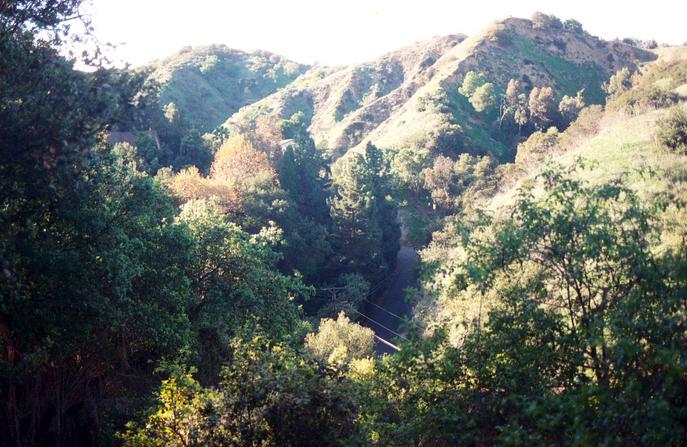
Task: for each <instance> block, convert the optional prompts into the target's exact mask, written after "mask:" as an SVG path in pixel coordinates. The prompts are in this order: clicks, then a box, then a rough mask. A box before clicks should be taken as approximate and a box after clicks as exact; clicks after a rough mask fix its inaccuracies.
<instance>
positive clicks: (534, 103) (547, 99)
mask: <svg viewBox="0 0 687 447" xmlns="http://www.w3.org/2000/svg"><path fill="white" fill-rule="evenodd" d="M528 105H529V111H530V119H531V120H532V123H533V124H534V127H535V128H536V129H537V130H544V129H548V128H549V126H551V124H552V123H555V122H556V121H557V113H558V109H557V107H556V103H555V95H554V92H553V89H552V88H551V87H542V88H539V87H534V88H533V89H532V91H531V92H530V97H529V104H528Z"/></svg>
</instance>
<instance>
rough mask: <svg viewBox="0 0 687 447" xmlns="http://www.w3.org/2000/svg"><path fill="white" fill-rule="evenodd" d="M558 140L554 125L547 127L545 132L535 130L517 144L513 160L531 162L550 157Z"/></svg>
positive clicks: (558, 136) (523, 162)
mask: <svg viewBox="0 0 687 447" xmlns="http://www.w3.org/2000/svg"><path fill="white" fill-rule="evenodd" d="M559 142H560V133H559V132H558V129H556V128H555V127H549V129H548V130H547V131H546V132H541V131H539V130H538V131H536V132H534V133H533V134H532V135H530V136H529V138H528V139H527V140H526V141H523V142H522V143H520V144H518V147H517V150H516V153H515V162H516V163H519V164H524V165H527V164H531V163H536V162H542V161H545V160H548V159H550V158H551V155H552V151H553V149H554V148H556V146H558V144H559Z"/></svg>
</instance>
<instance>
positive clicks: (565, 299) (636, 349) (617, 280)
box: [361, 170, 687, 445]
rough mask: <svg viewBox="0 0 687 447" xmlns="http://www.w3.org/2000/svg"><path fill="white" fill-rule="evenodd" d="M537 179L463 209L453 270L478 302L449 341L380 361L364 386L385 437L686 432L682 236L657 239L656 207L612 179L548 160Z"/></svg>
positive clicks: (642, 440) (566, 439)
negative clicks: (565, 169)
mask: <svg viewBox="0 0 687 447" xmlns="http://www.w3.org/2000/svg"><path fill="white" fill-rule="evenodd" d="M543 182H544V184H545V188H546V190H545V193H544V195H543V196H542V197H541V198H539V199H537V198H535V197H534V196H533V195H532V193H531V192H530V191H528V190H525V191H523V193H522V195H521V196H520V197H519V198H518V200H517V203H516V207H515V210H514V211H513V214H512V216H510V217H508V218H506V219H503V220H491V219H488V218H486V219H478V220H476V221H473V222H472V223H469V222H466V223H465V224H466V225H465V226H463V232H462V235H463V237H462V238H461V240H462V241H463V245H462V248H463V250H464V251H465V257H464V258H463V260H462V262H457V263H456V264H455V266H454V267H453V271H452V272H451V273H450V281H451V283H452V284H453V285H454V287H455V288H456V291H457V293H458V294H463V293H466V294H468V296H472V297H473V298H472V299H475V300H482V299H484V300H485V306H484V307H481V306H480V307H481V310H480V311H479V312H478V313H477V314H476V317H477V318H476V321H474V322H472V323H471V324H470V326H469V330H468V331H467V333H466V335H465V336H464V338H463V339H462V340H461V341H460V343H459V344H458V345H457V346H450V345H449V344H447V343H446V339H445V336H444V334H443V333H442V332H441V331H438V332H437V333H436V334H435V336H434V337H433V338H430V339H428V340H423V341H415V342H413V343H411V344H407V345H404V347H403V350H402V352H401V353H399V354H398V355H396V356H394V357H393V358H390V359H389V360H388V361H387V362H385V363H384V364H383V365H382V366H381V368H380V370H379V371H378V372H377V373H376V374H375V376H374V379H372V380H370V381H369V382H367V383H366V384H365V385H366V386H365V387H364V388H363V394H362V397H361V398H362V399H367V401H366V403H365V404H364V405H363V409H365V410H366V414H365V415H364V416H363V420H364V421H366V423H367V424H369V425H368V427H367V430H368V432H369V433H375V434H376V436H378V437H379V439H384V440H385V442H388V443H389V444H391V445H420V444H428V443H431V444H439V445H461V444H480V445H493V444H509V445H531V444H533V443H547V444H556V445H561V444H563V445H568V444H570V445H577V444H594V445H598V444H612V445H621V444H638V445H654V444H662V445H677V444H679V443H680V442H681V440H682V439H684V436H685V433H686V430H687V427H686V426H685V423H684V414H685V413H684V412H685V401H684V396H685V388H686V387H687V382H685V380H684V374H685V367H684V365H685V359H684V356H685V352H687V351H686V350H685V347H686V346H685V339H684V336H683V331H684V329H685V324H687V322H686V320H685V318H684V315H685V303H684V299H683V297H684V292H685V287H686V286H687V283H686V282H685V281H686V278H685V274H684V272H685V270H684V268H685V264H684V258H683V256H684V247H681V248H679V249H678V251H675V252H672V251H668V252H663V253H657V252H656V251H655V250H654V248H653V247H655V246H656V243H657V236H658V234H659V232H660V231H661V228H660V226H659V225H660V224H659V222H658V220H657V219H656V217H657V212H658V211H659V209H658V208H657V206H655V205H644V204H642V202H641V201H640V200H639V198H638V197H637V196H636V195H635V193H633V192H632V191H631V190H629V189H628V188H626V187H625V186H623V185H622V184H621V183H620V182H618V181H615V182H611V183H606V184H601V185H597V186H592V185H589V184H585V183H584V182H580V181H578V180H573V179H571V178H570V177H568V176H567V174H564V173H561V172H560V171H555V170H554V171H548V172H545V173H544V174H543ZM480 234H481V236H480ZM488 296H491V297H492V300H491V301H490V304H489V305H488V306H486V300H487V297H488ZM454 299H460V295H459V296H456V297H455V298H454ZM392 396H393V398H392Z"/></svg>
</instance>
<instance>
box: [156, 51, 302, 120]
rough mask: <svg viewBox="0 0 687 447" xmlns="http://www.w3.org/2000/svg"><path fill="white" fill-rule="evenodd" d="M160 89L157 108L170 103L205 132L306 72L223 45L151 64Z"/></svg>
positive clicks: (280, 60)
mask: <svg viewBox="0 0 687 447" xmlns="http://www.w3.org/2000/svg"><path fill="white" fill-rule="evenodd" d="M151 68H152V69H153V73H152V75H151V77H152V78H153V79H155V80H157V81H158V82H159V83H160V84H161V92H160V104H161V106H163V107H164V106H165V105H167V104H169V103H174V104H175V105H176V106H177V108H178V109H179V110H180V111H181V113H182V114H184V115H185V116H186V118H187V119H189V120H191V121H192V122H193V124H195V126H196V127H198V128H199V129H201V130H204V131H207V130H211V129H213V128H215V127H217V126H218V125H219V124H220V123H222V122H223V121H224V120H225V119H226V117H227V116H230V115H232V114H233V113H234V112H236V111H237V110H238V109H239V108H241V107H243V106H245V105H247V104H251V103H253V102H255V101H258V100H260V99H261V98H263V97H265V96H267V95H269V94H271V93H274V92H275V91H276V90H278V89H280V88H282V87H284V86H285V85H287V84H288V83H290V82H291V81H293V80H294V79H295V78H296V77H298V76H299V75H301V74H302V73H303V72H305V71H306V69H307V68H308V67H307V66H305V65H302V64H298V63H295V62H292V61H289V60H287V59H285V58H283V57H281V56H279V55H276V54H272V53H268V52H265V51H256V52H253V53H245V52H243V51H239V50H233V49H230V48H227V47H225V46H223V45H213V46H209V47H200V48H185V49H182V50H181V51H179V52H178V53H176V54H175V55H173V56H171V57H169V58H167V59H164V60H161V61H156V62H154V63H153V64H151Z"/></svg>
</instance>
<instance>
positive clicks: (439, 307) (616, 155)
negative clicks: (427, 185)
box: [416, 48, 687, 343]
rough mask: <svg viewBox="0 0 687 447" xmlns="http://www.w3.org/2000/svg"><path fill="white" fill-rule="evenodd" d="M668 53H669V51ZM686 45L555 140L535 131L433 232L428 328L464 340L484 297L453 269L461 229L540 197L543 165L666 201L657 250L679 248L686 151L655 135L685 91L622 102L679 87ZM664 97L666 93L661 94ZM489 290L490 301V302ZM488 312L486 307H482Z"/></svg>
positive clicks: (427, 260) (427, 266) (684, 227)
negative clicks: (667, 99)
mask: <svg viewBox="0 0 687 447" xmlns="http://www.w3.org/2000/svg"><path fill="white" fill-rule="evenodd" d="M666 54H670V55H671V56H670V58H669V59H667V58H666ZM679 54H685V53H684V52H683V50H682V49H680V48H676V49H666V50H665V51H660V52H659V55H660V58H659V60H658V61H656V62H652V63H650V64H648V65H647V66H645V67H644V68H643V70H642V71H641V75H637V76H635V78H634V81H633V83H634V86H633V87H632V88H631V89H629V90H628V91H626V92H624V93H622V94H619V95H617V97H616V98H613V99H612V100H611V103H610V104H611V105H612V106H613V107H614V109H612V110H611V108H610V106H609V110H606V111H604V110H603V109H601V108H599V107H596V108H589V109H587V111H586V112H585V113H583V114H581V115H580V117H579V118H578V120H577V121H576V122H575V123H573V125H572V126H571V127H570V128H568V130H566V131H565V132H563V133H560V134H558V133H556V134H555V135H556V136H555V144H553V145H549V146H545V147H543V146H541V145H540V146H539V147H538V146H537V141H540V140H537V139H536V138H537V136H536V135H534V136H533V137H532V138H530V140H529V141H528V142H526V143H524V144H521V145H520V146H519V147H518V155H517V158H516V162H515V163H513V164H506V165H502V166H500V167H499V168H498V169H497V171H496V174H495V175H494V178H493V182H491V183H492V184H493V183H496V184H497V187H496V188H495V189H493V190H490V191H485V192H484V193H483V194H481V195H480V194H475V195H473V196H471V198H470V199H471V201H470V203H469V206H468V207H466V210H465V214H464V215H460V216H459V215H457V216H453V217H450V218H448V219H447V220H446V222H445V225H444V228H443V229H442V230H441V231H439V232H437V233H435V234H434V237H433V241H432V243H431V244H430V245H429V246H428V248H426V249H425V250H424V251H423V253H422V259H423V264H424V275H425V276H424V297H423V299H422V300H421V302H420V304H419V306H418V307H417V309H416V316H417V317H418V318H419V319H420V320H421V321H423V322H424V324H425V327H426V329H427V330H429V331H430V332H431V331H432V330H433V329H434V328H437V327H441V326H444V325H448V327H449V328H451V329H450V331H451V333H452V339H453V341H454V342H456V343H458V342H459V340H460V337H461V336H462V333H463V330H464V326H463V324H464V323H465V322H466V321H470V320H471V319H472V318H474V317H475V316H476V315H477V312H478V304H477V302H476V301H474V300H472V299H469V298H467V299H466V295H465V293H462V294H458V293H457V292H456V290H455V289H454V280H455V278H454V276H453V272H454V271H455V269H456V268H457V266H459V265H460V264H461V263H463V262H464V256H465V253H464V252H463V251H462V249H461V244H460V242H459V240H460V231H459V230H458V229H459V228H460V227H461V226H462V224H463V223H462V222H464V219H470V218H471V216H472V217H474V213H473V211H474V210H476V209H480V210H484V211H486V212H487V213H488V214H489V215H491V216H493V217H494V218H495V219H497V220H499V219H507V218H508V217H509V216H510V215H511V213H512V211H513V205H514V204H515V203H516V201H517V199H518V197H519V196H520V195H521V194H522V193H523V191H525V190H527V191H530V193H531V194H533V195H534V196H535V197H539V196H542V195H543V194H544V190H545V187H544V179H543V177H542V175H541V174H542V172H544V171H545V170H548V169H551V168H555V169H561V170H562V171H564V172H568V173H569V174H568V177H569V178H571V179H577V180H583V181H584V182H586V184H589V185H601V184H604V183H608V182H619V183H621V184H623V185H626V186H627V187H629V188H630V189H632V190H634V191H635V192H636V193H637V194H638V196H639V197H640V198H641V200H642V201H643V202H644V203H664V204H665V206H664V207H663V209H662V211H661V213H660V215H659V216H658V219H659V220H660V226H661V229H662V230H661V233H662V235H661V239H660V243H659V244H658V245H657V246H656V247H654V249H655V250H658V251H663V250H665V249H667V248H676V247H679V246H680V244H683V243H684V237H685V235H686V234H687V224H685V222H687V212H685V208H684V205H685V201H686V199H687V156H686V155H685V154H684V153H682V152H680V151H675V150H672V149H670V148H668V147H666V146H664V145H662V144H661V143H660V142H659V141H658V139H657V132H658V129H659V127H660V126H661V122H662V121H663V120H665V119H666V117H667V116H669V115H670V114H671V113H673V110H674V108H680V107H681V108H683V109H684V110H687V104H685V100H687V98H685V97H684V96H683V97H679V96H678V97H672V99H671V101H672V102H675V101H677V102H678V105H675V106H666V107H652V106H647V105H646V103H645V102H644V101H639V103H640V104H645V105H644V106H643V108H641V109H637V108H636V107H635V108H634V109H632V112H631V113H628V111H627V109H626V108H624V107H622V105H623V104H622V103H623V102H624V101H627V102H633V103H634V101H635V99H636V98H638V97H639V98H643V97H644V96H650V97H651V98H653V97H654V96H653V95H652V93H651V92H652V90H650V89H648V88H647V85H652V86H657V87H658V88H659V90H661V91H663V92H671V91H676V90H678V91H679V90H680V89H681V88H682V86H683V85H684V83H685V82H687V72H685V71H684V70H685V69H686V68H687V62H686V61H685V58H682V57H679V56H678V55H679ZM660 97H661V98H662V97H663V96H662V95H660ZM489 299H494V297H491V298H489V297H487V300H486V302H485V303H482V304H484V305H485V306H486V307H485V308H487V307H489ZM482 310H483V311H484V309H482Z"/></svg>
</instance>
